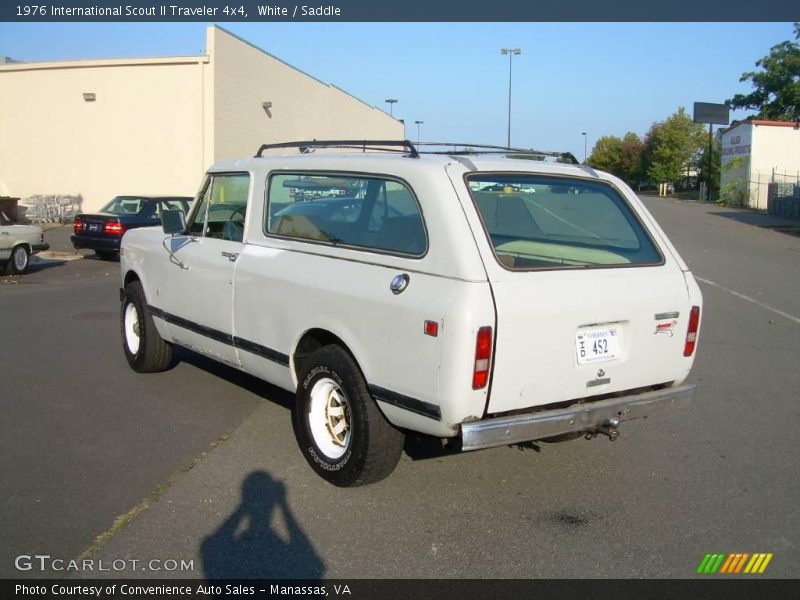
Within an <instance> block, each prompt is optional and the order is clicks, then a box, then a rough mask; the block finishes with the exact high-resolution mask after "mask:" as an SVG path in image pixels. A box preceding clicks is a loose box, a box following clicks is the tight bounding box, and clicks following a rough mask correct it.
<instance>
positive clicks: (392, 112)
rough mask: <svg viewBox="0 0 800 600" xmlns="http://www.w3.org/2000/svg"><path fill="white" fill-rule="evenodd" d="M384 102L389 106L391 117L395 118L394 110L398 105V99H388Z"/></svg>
mask: <svg viewBox="0 0 800 600" xmlns="http://www.w3.org/2000/svg"><path fill="white" fill-rule="evenodd" d="M384 102H386V104H388V105H389V116H390V117H393V116H394V110H393V108H394V105H395V104H397V99H396V98H387V99H386V100H384Z"/></svg>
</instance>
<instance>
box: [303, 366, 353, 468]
mask: <svg viewBox="0 0 800 600" xmlns="http://www.w3.org/2000/svg"><path fill="white" fill-rule="evenodd" d="M308 425H309V429H310V430H311V435H312V436H313V438H314V442H315V443H316V445H317V447H318V448H319V449H320V451H321V452H322V453H323V454H324V455H325V456H326V457H328V458H330V459H334V460H336V459H339V458H341V457H342V456H343V455H344V453H345V452H347V449H348V448H349V447H350V435H351V432H350V408H349V406H348V403H347V397H346V396H345V394H344V392H343V391H342V388H341V387H339V384H338V383H336V382H335V381H334V380H333V379H330V378H329V377H323V378H322V379H319V380H318V381H317V382H316V383H315V384H314V387H313V388H311V405H310V407H309V414H308Z"/></svg>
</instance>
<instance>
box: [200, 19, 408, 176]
mask: <svg viewBox="0 0 800 600" xmlns="http://www.w3.org/2000/svg"><path fill="white" fill-rule="evenodd" d="M207 48H208V51H209V54H210V56H211V64H212V69H213V72H214V107H215V111H214V139H215V146H214V157H215V159H216V160H217V161H219V160H229V159H234V158H241V157H242V156H252V155H253V154H255V152H256V150H258V147H259V146H260V145H261V144H264V143H270V142H273V143H274V142H285V141H296V140H308V139H315V138H316V139H365V138H366V139H387V140H401V139H403V125H402V123H400V122H399V121H397V120H396V119H394V118H392V117H390V116H389V115H388V114H386V113H385V112H384V111H382V110H379V109H377V108H374V107H372V106H369V105H367V104H365V103H363V102H362V101H361V100H359V99H357V98H355V97H353V96H351V95H349V94H347V93H346V92H344V91H342V90H340V89H339V88H337V87H335V86H333V85H329V84H326V83H323V82H321V81H319V80H318V79H315V78H314V77H312V76H310V75H307V74H305V73H303V72H302V71H299V70H297V69H295V68H294V67H292V66H290V65H288V64H286V63H285V62H283V61H281V60H280V59H278V58H275V57H274V56H271V55H270V54H267V53H266V52H264V51H263V50H260V49H258V48H256V47H254V46H252V45H250V44H248V43H247V42H245V41H243V40H241V39H239V38H237V37H236V36H234V35H232V34H230V33H228V32H227V31H225V30H223V29H220V28H219V27H210V28H209V29H208V38H207ZM265 102H269V103H271V106H270V107H269V108H268V109H267V110H265V109H264V106H263V104H264V103H265Z"/></svg>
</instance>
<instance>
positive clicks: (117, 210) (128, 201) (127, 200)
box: [101, 196, 144, 215]
mask: <svg viewBox="0 0 800 600" xmlns="http://www.w3.org/2000/svg"><path fill="white" fill-rule="evenodd" d="M143 209H144V200H142V199H141V198H136V197H135V196H117V197H116V198H114V199H113V200H112V201H111V202H109V203H108V204H106V205H105V206H104V207H103V208H102V210H101V212H107V213H111V214H112V215H138V214H139V213H140V212H142V210H143Z"/></svg>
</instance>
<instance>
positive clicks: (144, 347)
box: [120, 281, 172, 373]
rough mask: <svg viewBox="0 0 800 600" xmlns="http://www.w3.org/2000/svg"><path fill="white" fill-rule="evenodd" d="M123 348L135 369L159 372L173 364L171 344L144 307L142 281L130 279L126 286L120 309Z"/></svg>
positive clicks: (140, 371)
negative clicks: (166, 340) (161, 334)
mask: <svg viewBox="0 0 800 600" xmlns="http://www.w3.org/2000/svg"><path fill="white" fill-rule="evenodd" d="M120 329H121V330H122V349H123V350H124V351H125V358H126V359H127V360H128V364H129V365H130V366H131V368H132V369H133V370H134V371H137V372H139V373H158V372H160V371H166V370H167V369H169V367H170V366H171V364H172V345H171V344H169V343H167V342H165V341H164V339H163V338H162V337H161V336H160V335H159V333H158V330H157V329H156V325H155V323H153V316H152V315H151V314H150V310H149V309H148V308H147V301H146V300H145V296H144V290H143V289H142V284H141V283H139V282H138V281H132V282H131V283H129V284H128V285H126V286H125V294H124V296H123V298H122V307H121V310H120Z"/></svg>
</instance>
